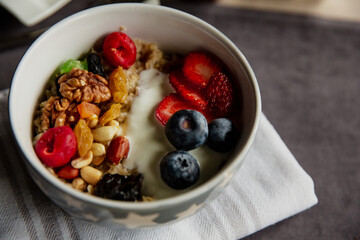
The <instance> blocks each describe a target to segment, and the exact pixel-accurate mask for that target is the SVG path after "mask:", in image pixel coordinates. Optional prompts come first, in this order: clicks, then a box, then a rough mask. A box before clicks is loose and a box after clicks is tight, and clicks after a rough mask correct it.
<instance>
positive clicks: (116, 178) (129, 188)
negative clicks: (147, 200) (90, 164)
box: [95, 174, 144, 201]
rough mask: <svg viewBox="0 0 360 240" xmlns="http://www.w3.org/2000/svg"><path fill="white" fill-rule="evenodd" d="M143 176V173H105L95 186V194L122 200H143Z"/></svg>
mask: <svg viewBox="0 0 360 240" xmlns="http://www.w3.org/2000/svg"><path fill="white" fill-rule="evenodd" d="M143 178H144V177H143V175H142V174H136V175H135V174H133V175H128V176H124V175H119V174H105V175H104V176H103V178H102V179H101V180H100V181H99V182H98V184H97V185H96V187H95V195H96V196H99V197H103V198H108V199H114V200H122V201H135V200H141V199H142V194H141V187H142V181H143Z"/></svg>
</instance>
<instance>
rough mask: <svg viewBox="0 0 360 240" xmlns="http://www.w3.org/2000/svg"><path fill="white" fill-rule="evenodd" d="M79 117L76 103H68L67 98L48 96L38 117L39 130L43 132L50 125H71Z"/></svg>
mask: <svg viewBox="0 0 360 240" xmlns="http://www.w3.org/2000/svg"><path fill="white" fill-rule="evenodd" d="M78 118H79V115H78V112H77V108H76V103H70V102H69V100H68V99H66V98H61V99H60V97H58V96H56V97H53V96H52V97H50V98H49V99H48V100H47V102H46V105H45V106H44V108H43V109H42V115H41V118H40V121H41V125H40V132H45V131H46V130H48V129H49V128H51V127H61V126H64V125H71V124H73V123H75V122H76V121H77V120H78Z"/></svg>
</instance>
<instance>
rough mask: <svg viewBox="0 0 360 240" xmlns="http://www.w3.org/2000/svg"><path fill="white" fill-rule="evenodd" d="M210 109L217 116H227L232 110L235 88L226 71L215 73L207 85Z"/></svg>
mask: <svg viewBox="0 0 360 240" xmlns="http://www.w3.org/2000/svg"><path fill="white" fill-rule="evenodd" d="M206 96H207V98H208V101H209V102H208V107H209V110H210V111H211V112H212V113H213V114H215V115H216V116H217V117H225V116H227V115H229V113H230V112H231V111H232V106H233V98H234V90H233V86H232V83H231V81H230V80H229V78H228V77H227V76H226V75H225V74H224V73H221V72H219V73H216V74H214V75H213V76H212V77H211V79H210V81H209V84H208V86H207V89H206Z"/></svg>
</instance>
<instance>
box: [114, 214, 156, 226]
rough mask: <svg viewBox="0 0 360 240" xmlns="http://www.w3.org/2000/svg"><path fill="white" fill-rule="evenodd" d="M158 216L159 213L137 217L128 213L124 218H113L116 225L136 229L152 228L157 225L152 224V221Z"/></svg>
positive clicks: (137, 215)
mask: <svg viewBox="0 0 360 240" xmlns="http://www.w3.org/2000/svg"><path fill="white" fill-rule="evenodd" d="M158 216H159V213H154V214H150V215H139V214H137V213H134V212H129V213H128V215H127V217H126V218H120V219H119V218H114V221H115V222H117V223H121V224H124V225H125V226H126V227H127V228H137V227H140V226H152V225H157V224H158V223H156V222H154V219H155V218H157V217H158Z"/></svg>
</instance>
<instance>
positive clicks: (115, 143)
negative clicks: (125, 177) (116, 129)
mask: <svg viewBox="0 0 360 240" xmlns="http://www.w3.org/2000/svg"><path fill="white" fill-rule="evenodd" d="M129 149H130V144H129V140H128V139H127V138H126V137H122V136H120V137H117V138H114V139H113V140H112V141H111V142H110V145H109V147H108V149H107V151H106V157H107V158H108V159H109V160H110V161H111V162H113V163H114V164H118V163H120V161H121V160H123V159H124V158H127V156H128V154H129Z"/></svg>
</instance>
